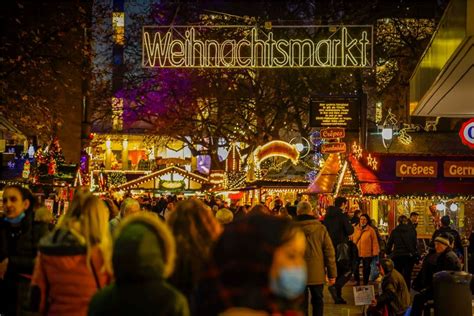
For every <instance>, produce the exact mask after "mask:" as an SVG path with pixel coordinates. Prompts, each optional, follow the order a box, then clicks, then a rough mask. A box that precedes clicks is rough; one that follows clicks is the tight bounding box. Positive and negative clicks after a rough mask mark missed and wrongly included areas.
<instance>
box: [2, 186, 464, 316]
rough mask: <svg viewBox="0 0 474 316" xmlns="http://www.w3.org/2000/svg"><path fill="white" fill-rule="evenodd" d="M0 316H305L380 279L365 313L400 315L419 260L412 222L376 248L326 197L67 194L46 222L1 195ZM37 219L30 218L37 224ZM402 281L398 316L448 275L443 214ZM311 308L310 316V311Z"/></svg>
mask: <svg viewBox="0 0 474 316" xmlns="http://www.w3.org/2000/svg"><path fill="white" fill-rule="evenodd" d="M3 205H4V214H3V218H2V219H1V220H0V291H1V293H0V299H1V301H2V304H0V314H2V315H8V316H10V315H25V314H28V315H40V314H41V315H231V316H232V315H303V314H308V311H309V310H312V311H313V315H317V316H320V315H323V314H324V301H323V292H324V286H325V285H327V286H328V290H329V293H330V294H331V296H332V299H333V300H334V302H335V304H347V302H346V300H345V299H344V298H343V297H342V288H343V287H344V285H345V284H346V283H347V282H348V281H349V280H350V279H351V277H352V276H353V277H354V282H355V285H360V284H361V276H360V272H359V271H360V265H362V283H363V284H364V285H367V284H369V283H370V282H371V281H375V280H378V281H380V282H381V287H382V294H381V295H379V296H377V297H376V298H375V299H374V300H373V302H372V305H371V306H370V308H369V311H368V314H369V315H404V314H405V313H406V312H407V310H408V309H409V307H410V303H411V299H410V292H409V289H410V288H411V287H412V285H411V280H412V271H413V266H414V265H415V264H416V263H417V262H419V261H420V253H419V251H418V247H417V233H416V225H417V218H418V214H417V213H412V214H411V215H410V218H407V217H406V216H403V215H401V216H399V218H398V226H397V227H396V228H395V229H394V230H393V231H392V233H391V235H390V236H389V238H388V241H387V243H386V245H385V242H384V240H383V238H382V237H381V236H380V234H379V232H378V230H377V227H376V226H375V225H374V222H373V221H372V220H371V219H370V217H369V215H368V214H364V213H361V212H355V215H354V216H353V217H352V218H349V216H348V215H347V208H348V201H347V199H345V198H344V197H337V198H336V199H335V201H334V205H333V206H330V207H329V208H328V209H327V211H326V213H325V214H324V216H321V214H319V212H318V210H317V209H315V208H313V207H312V205H311V204H310V203H309V202H307V201H297V203H295V204H287V205H285V206H283V204H282V203H275V207H274V208H272V209H270V208H268V207H267V206H265V205H264V204H257V205H255V206H253V207H250V206H249V205H239V204H235V205H230V206H229V204H228V203H226V202H223V201H221V200H216V199H210V200H200V199H198V198H189V199H184V198H181V199H178V198H176V197H168V198H162V199H159V200H137V199H133V198H132V197H126V198H125V199H124V200H123V201H122V202H121V203H120V205H119V204H118V203H116V202H115V201H114V200H112V199H109V198H99V197H97V196H94V195H93V194H91V193H90V192H88V191H87V190H78V191H77V192H76V193H75V195H74V199H73V201H72V202H71V205H70V207H69V208H68V210H67V211H66V212H65V214H64V215H63V216H61V217H60V218H59V219H58V221H57V223H55V225H52V224H51V222H52V218H51V217H48V216H44V215H41V214H43V213H44V210H43V209H41V208H38V207H37V205H36V200H35V198H34V196H33V194H32V193H31V192H30V191H29V190H28V189H26V188H24V187H21V186H15V185H13V186H8V187H6V188H5V189H4V193H3ZM40 215H41V216H40ZM441 222H442V227H441V228H439V229H438V230H437V231H436V232H435V233H434V234H433V238H432V241H431V246H432V250H431V251H430V252H429V253H428V254H427V255H426V256H425V258H424V260H423V263H422V268H421V271H420V272H419V273H418V275H417V277H416V279H415V280H414V282H413V288H414V289H415V290H416V291H417V294H416V295H415V297H414V300H413V304H412V307H411V314H410V315H415V316H417V315H421V313H422V311H423V309H424V306H425V303H426V302H427V301H428V300H430V299H432V298H433V287H432V278H433V273H436V272H438V271H442V270H454V271H459V270H460V269H461V264H460V260H459V257H458V256H459V255H460V254H461V249H462V248H461V247H462V245H461V242H460V237H459V234H458V233H457V232H456V230H455V229H453V228H452V227H451V226H450V219H449V217H443V218H442V221H441ZM310 306H311V309H310Z"/></svg>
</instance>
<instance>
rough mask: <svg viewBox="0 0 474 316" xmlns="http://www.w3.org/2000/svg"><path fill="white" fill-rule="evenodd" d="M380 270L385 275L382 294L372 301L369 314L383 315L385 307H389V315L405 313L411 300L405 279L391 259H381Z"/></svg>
mask: <svg viewBox="0 0 474 316" xmlns="http://www.w3.org/2000/svg"><path fill="white" fill-rule="evenodd" d="M379 271H380V274H381V275H382V276H383V279H382V295H380V296H379V297H378V298H377V299H375V300H374V301H373V302H372V305H371V307H370V308H369V310H368V313H367V315H369V316H376V315H383V314H382V312H383V311H384V309H387V311H388V315H393V316H398V315H404V314H405V312H406V310H407V309H408V307H409V306H410V300H411V299H410V291H409V290H408V287H407V284H406V283H405V279H404V278H403V276H402V275H401V274H400V272H398V271H397V270H395V268H394V264H393V261H392V260H390V259H382V260H380V266H379Z"/></svg>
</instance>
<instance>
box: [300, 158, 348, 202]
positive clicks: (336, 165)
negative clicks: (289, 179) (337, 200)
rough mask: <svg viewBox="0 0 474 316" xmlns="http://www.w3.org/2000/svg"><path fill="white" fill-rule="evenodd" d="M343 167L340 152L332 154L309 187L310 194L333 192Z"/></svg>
mask: <svg viewBox="0 0 474 316" xmlns="http://www.w3.org/2000/svg"><path fill="white" fill-rule="evenodd" d="M341 168H342V162H341V160H340V158H339V155H338V154H330V155H329V156H328V158H327V159H326V162H325V163H324V166H323V168H322V169H321V170H320V171H319V173H318V175H317V176H316V178H315V179H314V181H313V183H311V185H310V186H309V188H308V193H310V194H321V193H333V192H334V190H335V188H336V185H337V179H338V176H339V171H340V170H341Z"/></svg>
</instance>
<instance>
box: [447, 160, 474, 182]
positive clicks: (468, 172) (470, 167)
mask: <svg viewBox="0 0 474 316" xmlns="http://www.w3.org/2000/svg"><path fill="white" fill-rule="evenodd" d="M444 176H445V177H447V178H474V161H445V162H444Z"/></svg>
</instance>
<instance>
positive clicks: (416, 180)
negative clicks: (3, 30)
mask: <svg viewBox="0 0 474 316" xmlns="http://www.w3.org/2000/svg"><path fill="white" fill-rule="evenodd" d="M349 161H350V164H351V166H352V168H353V170H354V172H355V175H356V179H357V182H358V184H359V186H360V190H361V193H362V196H361V199H360V202H359V203H360V208H361V210H362V211H363V212H367V213H368V214H369V215H370V216H371V218H373V219H375V220H376V221H377V224H378V226H379V228H380V230H381V231H382V232H383V233H389V232H390V231H391V230H392V229H393V228H394V227H395V226H396V225H397V220H398V217H399V216H401V215H406V216H409V215H410V214H411V213H412V212H416V213H418V214H419V218H418V220H419V222H418V227H417V231H418V236H419V237H420V238H430V237H431V235H432V234H433V232H434V231H435V230H436V228H437V227H438V226H439V220H440V217H441V216H444V215H449V216H450V217H451V220H452V224H453V225H454V227H456V228H457V229H459V230H460V231H463V229H464V228H465V224H466V223H467V222H466V221H468V223H471V222H472V221H471V218H473V219H474V216H473V215H474V157H473V156H436V155H397V154H370V159H369V160H367V159H366V158H364V157H362V156H360V157H357V156H355V155H354V154H352V155H350V157H349ZM367 161H369V162H370V163H369V164H368V163H367ZM466 227H467V226H466Z"/></svg>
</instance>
